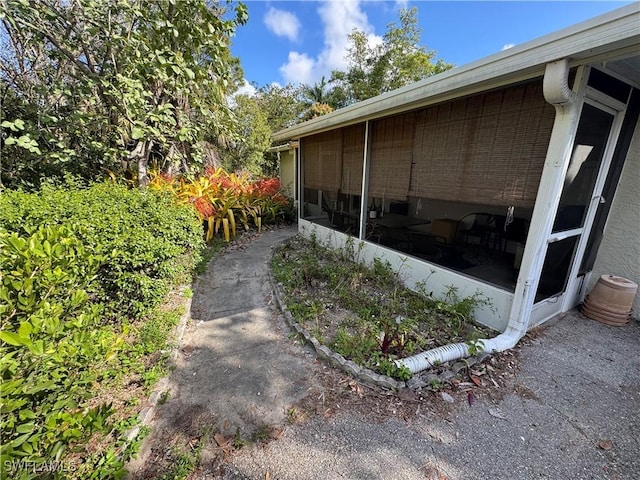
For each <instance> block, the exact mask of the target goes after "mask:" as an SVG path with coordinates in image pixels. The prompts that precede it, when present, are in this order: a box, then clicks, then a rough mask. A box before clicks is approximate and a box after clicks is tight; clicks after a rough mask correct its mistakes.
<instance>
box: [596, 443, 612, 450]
mask: <svg viewBox="0 0 640 480" xmlns="http://www.w3.org/2000/svg"><path fill="white" fill-rule="evenodd" d="M598 447H600V448H601V449H602V450H606V451H609V450H611V449H612V448H613V442H612V441H611V440H600V441H599V442H598Z"/></svg>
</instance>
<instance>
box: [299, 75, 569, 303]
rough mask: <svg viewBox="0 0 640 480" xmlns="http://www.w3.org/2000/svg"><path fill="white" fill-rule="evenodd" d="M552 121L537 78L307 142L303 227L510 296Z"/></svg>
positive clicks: (304, 150)
mask: <svg viewBox="0 0 640 480" xmlns="http://www.w3.org/2000/svg"><path fill="white" fill-rule="evenodd" d="M554 116H555V112H554V108H553V107H552V106H551V105H549V104H548V103H547V102H546V101H545V99H544V97H543V92H542V79H537V80H535V81H530V82H527V83H523V84H519V85H514V86H509V87H507V88H502V89H499V90H494V91H490V92H484V93H482V94H477V95H472V96H468V97H464V98H460V99H456V100H453V101H450V102H446V103H441V104H438V105H434V106H430V107H427V108H423V109H420V110H415V111H411V112H406V113H402V114H400V115H396V116H392V117H386V118H382V119H376V120H371V121H369V122H363V123H359V124H355V125H349V126H345V127H342V128H338V129H334V130H330V131H326V132H322V133H319V134H315V135H311V136H307V137H303V138H301V141H300V158H301V171H302V177H301V179H302V185H303V189H302V202H301V207H302V209H301V217H302V218H303V219H305V220H308V221H310V222H312V223H315V224H318V225H322V226H325V227H328V228H332V229H334V230H338V231H341V232H345V233H347V234H349V235H352V236H354V237H356V238H360V239H363V240H366V241H369V242H372V243H375V244H379V245H382V246H384V247H387V248H390V249H392V250H395V251H398V252H402V253H404V254H407V255H408V256H411V257H415V258H417V259H421V260H424V261H426V262H430V263H433V264H436V265H440V266H442V267H445V268H447V269H450V270H453V271H455V272H458V273H461V274H463V275H467V276H470V277H473V278H477V279H479V280H482V281H484V282H487V283H490V284H492V285H494V286H497V287H499V288H501V289H504V290H507V291H511V292H512V291H513V290H514V288H515V285H516V279H517V274H518V269H519V266H520V259H521V256H522V252H523V249H524V243H525V241H526V238H527V234H528V229H529V221H530V219H531V214H532V211H533V206H534V202H535V199H536V195H537V191H538V185H539V183H540V178H541V174H542V169H543V166H544V161H545V156H546V152H547V147H548V145H549V138H550V135H551V130H552V127H553V121H554ZM576 214H579V212H576ZM540 288H541V289H542V290H544V285H540Z"/></svg>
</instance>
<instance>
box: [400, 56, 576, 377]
mask: <svg viewBox="0 0 640 480" xmlns="http://www.w3.org/2000/svg"><path fill="white" fill-rule="evenodd" d="M568 76H569V64H568V61H567V60H566V59H564V60H560V61H557V62H553V63H549V64H547V66H546V69H545V75H544V81H543V90H544V97H545V100H546V101H547V102H549V103H551V104H552V105H553V106H555V107H556V118H555V121H554V130H556V125H558V124H560V128H559V130H560V131H559V132H557V133H556V135H560V136H561V137H565V136H566V133H567V131H566V129H567V128H569V129H571V128H574V127H575V126H571V122H569V126H567V125H565V124H563V123H561V122H564V121H565V115H566V114H567V107H568V108H569V109H571V108H573V105H575V103H576V94H575V93H574V92H573V91H572V90H571V88H570V87H569V84H568ZM552 135H553V134H552ZM556 138H557V137H556ZM553 140H554V138H553V136H552V139H551V140H550V142H549V143H550V145H551V144H552V143H553ZM562 143H563V144H564V146H565V147H566V141H563V142H562ZM555 153H557V152H554V153H553V156H556V155H555ZM565 154H566V152H563V153H562V154H560V155H559V157H564V156H565ZM549 157H550V155H549V154H548V155H547V162H549V161H550V158H549ZM551 160H552V161H554V160H553V159H551ZM556 162H557V161H556ZM539 194H540V193H539ZM534 213H535V212H534ZM547 216H548V213H547ZM548 228H549V229H550V228H551V226H550V225H549V226H548ZM537 247H538V248H535V251H533V252H527V251H526V250H525V256H524V257H523V267H524V266H525V265H526V266H528V267H529V268H523V269H522V270H525V271H524V273H523V275H524V276H525V278H524V279H521V278H518V283H517V285H516V289H515V293H514V299H513V303H512V306H511V313H510V315H509V321H508V323H507V328H506V329H505V331H504V332H503V333H501V334H500V335H498V336H496V337H494V338H487V339H481V340H478V341H477V342H474V344H475V348H474V350H475V352H486V353H493V352H502V351H505V350H509V349H511V348H513V347H514V346H515V345H516V344H517V343H518V342H519V341H520V339H521V338H522V337H523V336H524V335H525V334H526V333H527V328H528V325H529V319H530V317H531V310H532V308H533V303H534V298H535V292H536V288H537V284H538V281H537V277H539V275H540V272H541V270H542V264H543V262H544V257H545V254H546V237H545V239H544V242H542V243H541V244H540V245H538V246H537ZM529 250H531V249H529ZM525 257H528V258H525ZM469 347H470V345H469V344H467V343H452V344H449V345H445V346H443V347H438V348H434V349H432V350H428V351H426V352H422V353H419V354H417V355H413V356H411V357H407V358H402V359H398V360H396V361H395V363H396V365H397V366H398V367H407V368H408V369H409V370H410V371H411V373H417V372H420V371H422V370H426V369H428V368H431V367H433V366H435V365H438V364H440V363H444V362H450V361H453V360H458V359H460V358H464V357H468V356H469V355H470V352H469Z"/></svg>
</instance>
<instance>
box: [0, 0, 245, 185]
mask: <svg viewBox="0 0 640 480" xmlns="http://www.w3.org/2000/svg"><path fill="white" fill-rule="evenodd" d="M1 8H2V10H0V16H1V18H2V21H3V26H4V32H3V33H4V35H5V37H6V38H7V39H8V40H9V42H8V43H9V45H10V47H11V48H10V57H9V58H8V59H4V60H5V61H4V62H3V64H2V70H1V71H0V78H1V80H2V95H3V100H5V99H8V100H9V103H10V106H11V109H10V110H11V112H9V113H11V115H18V114H20V115H22V114H24V115H25V118H20V117H19V116H12V117H9V116H8V114H5V113H4V112H3V115H4V116H3V118H2V120H3V126H4V127H5V129H6V130H5V131H6V132H8V135H5V137H6V138H3V145H2V149H3V152H2V153H3V158H6V157H7V156H9V157H10V158H12V161H11V162H6V161H4V160H3V161H4V162H5V166H4V169H3V171H2V174H3V176H4V178H7V179H9V180H10V181H11V182H12V183H16V181H17V180H19V179H20V174H21V173H24V172H25V171H29V170H33V173H34V176H37V175H36V174H38V173H40V174H42V173H43V172H45V173H46V169H45V168H41V167H42V166H48V167H49V168H50V169H51V168H52V167H53V168H54V169H59V168H60V167H62V170H64V171H67V170H69V169H70V168H69V167H70V165H74V166H75V167H76V169H78V170H80V171H81V172H82V173H83V174H85V175H86V176H91V175H92V174H94V175H95V173H96V172H95V170H94V169H95V168H96V167H100V166H103V167H107V168H115V166H116V165H117V164H118V162H122V165H123V166H124V167H135V168H136V169H137V179H138V182H139V184H140V185H144V184H146V182H147V168H148V165H149V163H150V162H151V161H153V162H155V163H156V164H157V166H158V167H159V168H160V169H162V170H169V169H175V168H179V169H182V170H188V169H189V168H190V167H191V166H192V165H193V164H194V163H196V164H197V162H198V161H199V159H200V158H201V148H200V141H201V140H202V139H203V138H205V137H206V136H209V137H216V136H226V137H228V138H233V137H234V135H235V132H234V126H235V121H234V118H233V115H232V114H231V111H230V109H229V107H228V105H227V104H226V94H227V93H228V92H229V91H230V90H231V89H232V88H233V85H234V83H236V82H237V80H238V78H239V77H241V75H239V73H238V72H239V63H238V61H237V60H235V59H233V58H232V57H231V55H230V52H229V38H230V36H231V35H232V34H233V32H234V31H235V29H236V28H237V27H238V26H239V25H242V24H244V23H245V22H246V20H247V10H246V8H245V6H244V5H243V4H241V3H239V4H237V5H236V6H235V8H233V9H232V10H231V15H228V14H229V12H228V11H227V10H225V8H223V7H221V6H220V5H219V4H217V3H211V2H207V1H205V0H180V1H179V2H177V1H176V0H154V1H152V2H151V1H147V0H129V1H126V2H102V1H97V2H96V1H93V0H71V1H63V0H58V1H56V0H39V1H38V2H24V1H19V0H6V1H5V2H4V3H3V4H2V7H1ZM6 60H8V61H6ZM18 147H20V148H21V150H18ZM39 164H40V165H39ZM34 167H35V168H34ZM7 168H9V169H10V170H9V171H7Z"/></svg>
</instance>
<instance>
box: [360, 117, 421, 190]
mask: <svg viewBox="0 0 640 480" xmlns="http://www.w3.org/2000/svg"><path fill="white" fill-rule="evenodd" d="M414 125H415V113H414V112H409V113H405V114H402V115H397V116H394V117H390V118H383V119H380V120H376V121H375V122H373V125H372V129H371V166H370V167H369V196H372V197H382V198H387V199H400V200H404V199H406V198H407V194H408V192H409V182H410V178H411V161H412V157H413V152H412V150H413V149H412V146H413V136H414Z"/></svg>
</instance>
